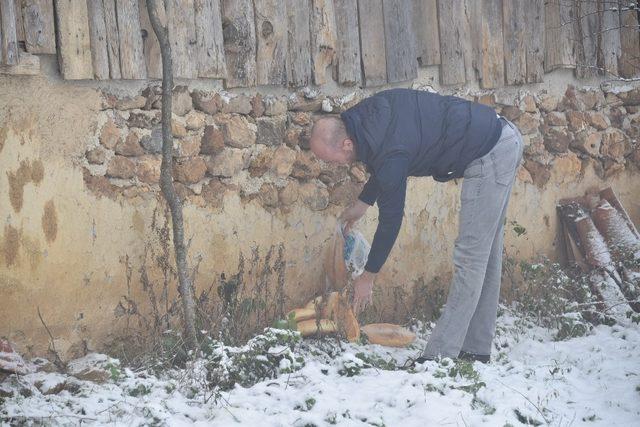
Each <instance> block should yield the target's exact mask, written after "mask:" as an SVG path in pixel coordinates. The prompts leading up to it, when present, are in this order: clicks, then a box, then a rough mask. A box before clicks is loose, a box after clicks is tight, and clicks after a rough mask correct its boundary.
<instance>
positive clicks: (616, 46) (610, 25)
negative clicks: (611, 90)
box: [598, 1, 640, 77]
mask: <svg viewBox="0 0 640 427" xmlns="http://www.w3.org/2000/svg"><path fill="white" fill-rule="evenodd" d="M598 5H599V6H600V8H601V17H602V25H601V31H600V52H599V53H598V55H599V58H600V59H601V64H600V65H601V66H602V68H603V73H604V75H605V77H618V61H619V60H620V55H621V54H622V46H621V44H620V11H619V9H618V7H617V5H615V7H614V6H613V5H611V4H610V3H609V2H607V1H603V2H599V3H598ZM639 30H640V29H639ZM636 32H637V31H636ZM636 40H637V41H638V43H640V40H639V38H638V34H636Z"/></svg>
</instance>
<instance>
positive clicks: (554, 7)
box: [544, 0, 576, 73]
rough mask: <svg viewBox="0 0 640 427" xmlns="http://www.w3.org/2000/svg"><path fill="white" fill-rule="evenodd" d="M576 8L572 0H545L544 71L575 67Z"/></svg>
mask: <svg viewBox="0 0 640 427" xmlns="http://www.w3.org/2000/svg"><path fill="white" fill-rule="evenodd" d="M575 19H576V8H575V4H574V2H573V1H565V0H545V4H544V21H545V48H544V49H545V52H544V71H545V72H546V73H548V72H551V71H553V70H555V69H556V68H575V66H576V65H575V64H576V56H575V54H576V53H575V47H576V41H575V35H574V21H575Z"/></svg>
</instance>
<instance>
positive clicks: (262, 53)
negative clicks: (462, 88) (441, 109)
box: [0, 0, 640, 88]
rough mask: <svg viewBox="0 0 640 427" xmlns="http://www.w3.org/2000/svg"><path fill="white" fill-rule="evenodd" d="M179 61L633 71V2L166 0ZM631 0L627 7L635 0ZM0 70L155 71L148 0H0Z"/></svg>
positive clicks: (472, 72) (537, 76) (469, 70)
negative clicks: (53, 59) (43, 58)
mask: <svg viewBox="0 0 640 427" xmlns="http://www.w3.org/2000/svg"><path fill="white" fill-rule="evenodd" d="M167 1H168V2H169V3H171V9H172V11H171V14H170V15H171V16H169V17H168V19H169V26H170V33H171V45H172V53H173V63H174V73H175V76H176V77H178V78H186V79H196V78H214V79H223V80H224V82H225V86H226V87H229V88H232V87H252V86H258V85H286V86H290V87H301V86H306V85H310V84H315V85H322V84H325V83H327V81H328V80H330V79H332V80H335V81H336V82H337V83H338V84H340V85H345V86H352V85H357V86H380V85H384V84H386V83H394V82H401V81H407V80H411V79H413V78H415V77H416V76H417V72H418V67H420V66H431V65H437V66H439V68H440V83H441V84H442V85H461V84H464V83H466V82H470V81H479V82H480V85H481V87H483V88H496V87H501V86H505V85H519V84H524V83H533V82H541V81H542V80H543V78H544V74H545V73H546V72H549V71H552V70H554V69H556V68H559V67H568V68H574V69H575V73H576V76H577V77H580V78H588V77H592V76H595V75H609V76H622V77H627V78H630V77H634V76H637V75H638V74H639V72H640V37H639V34H640V29H639V27H638V7H637V3H638V2H637V1H635V0H620V1H618V0H167ZM634 5H635V6H634ZM0 15H1V18H2V19H1V20H0V23H1V27H2V31H1V33H2V40H1V41H2V43H1V46H0V51H1V60H0V72H1V73H9V74H34V73H37V72H38V70H39V62H38V57H37V55H38V54H54V53H55V54H57V55H58V61H59V65H60V71H61V73H62V76H63V77H64V78H65V79H69V80H74V79H98V80H106V79H157V78H161V77H162V67H161V61H160V50H159V45H158V41H157V39H156V37H155V34H154V32H153V29H152V28H151V25H150V22H149V17H148V14H147V9H146V0H0Z"/></svg>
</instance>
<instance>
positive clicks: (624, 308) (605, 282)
mask: <svg viewBox="0 0 640 427" xmlns="http://www.w3.org/2000/svg"><path fill="white" fill-rule="evenodd" d="M557 209H558V213H559V215H560V219H561V224H562V237H563V241H564V243H565V248H566V253H567V258H568V260H569V261H570V262H574V263H576V264H577V265H578V266H579V267H580V269H581V270H582V271H583V272H586V273H589V274H590V281H591V288H592V290H593V292H594V293H595V294H596V295H598V297H599V299H600V300H601V301H602V302H603V304H604V305H605V306H606V309H607V310H608V311H609V312H610V313H611V314H612V315H613V316H614V317H618V318H621V317H624V316H625V315H626V313H627V312H628V311H630V310H633V311H636V312H638V311H640V303H639V301H640V300H639V298H640V289H639V287H638V286H637V282H640V268H638V267H637V266H638V265H639V264H640V262H638V260H639V259H640V234H638V230H637V229H636V227H635V225H634V224H633V222H632V221H631V219H630V218H629V215H628V214H627V212H626V211H625V209H624V207H623V206H622V203H620V200H619V199H618V198H617V196H616V194H615V193H614V192H613V190H612V189H611V188H606V189H604V190H602V191H599V192H588V193H587V194H586V195H585V196H583V197H578V198H572V199H564V200H561V201H560V203H559V204H558V206H557Z"/></svg>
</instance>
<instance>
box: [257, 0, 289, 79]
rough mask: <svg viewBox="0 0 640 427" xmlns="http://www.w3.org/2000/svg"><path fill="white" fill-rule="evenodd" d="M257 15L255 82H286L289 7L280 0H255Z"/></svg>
mask: <svg viewBox="0 0 640 427" xmlns="http://www.w3.org/2000/svg"><path fill="white" fill-rule="evenodd" d="M254 5H255V15H256V39H257V46H256V50H257V58H258V59H257V61H256V66H257V69H256V79H257V81H256V83H257V84H258V85H286V84H287V74H286V66H285V65H286V61H287V39H288V38H287V9H286V8H285V7H279V6H282V5H281V2H278V1H277V0H254Z"/></svg>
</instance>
